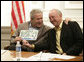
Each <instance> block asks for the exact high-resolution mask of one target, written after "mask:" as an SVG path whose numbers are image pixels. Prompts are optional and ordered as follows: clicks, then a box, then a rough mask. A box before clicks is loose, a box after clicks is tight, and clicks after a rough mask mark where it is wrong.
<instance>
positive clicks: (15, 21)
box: [12, 8, 18, 28]
mask: <svg viewBox="0 0 84 62" xmlns="http://www.w3.org/2000/svg"><path fill="white" fill-rule="evenodd" d="M12 18H13V20H14V21H13V22H14V25H15V28H17V27H18V24H17V20H16V17H15V13H14V9H13V8H12Z"/></svg>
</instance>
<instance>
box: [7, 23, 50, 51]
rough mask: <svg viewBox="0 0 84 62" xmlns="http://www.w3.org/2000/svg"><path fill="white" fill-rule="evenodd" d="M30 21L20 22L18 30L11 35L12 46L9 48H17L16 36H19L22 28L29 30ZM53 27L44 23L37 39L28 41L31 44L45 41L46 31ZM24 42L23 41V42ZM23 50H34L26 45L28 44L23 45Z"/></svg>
mask: <svg viewBox="0 0 84 62" xmlns="http://www.w3.org/2000/svg"><path fill="white" fill-rule="evenodd" d="M29 24H30V22H24V23H22V24H20V25H19V26H18V28H17V30H16V32H15V33H14V35H12V37H11V44H10V47H9V48H8V49H9V50H15V49H16V47H15V46H16V43H15V42H14V39H15V37H16V36H19V35H20V31H21V30H28V29H29V28H28V26H29ZM49 29H51V28H50V27H48V26H46V25H43V26H42V27H41V28H40V29H39V32H38V36H37V39H36V41H28V42H29V43H30V44H34V43H37V42H41V41H43V39H44V38H45V37H46V33H47V31H48V30H49ZM21 44H22V43H21ZM22 51H32V49H30V48H28V47H26V46H22Z"/></svg>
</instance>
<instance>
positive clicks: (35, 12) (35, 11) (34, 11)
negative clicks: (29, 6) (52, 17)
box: [30, 9, 43, 20]
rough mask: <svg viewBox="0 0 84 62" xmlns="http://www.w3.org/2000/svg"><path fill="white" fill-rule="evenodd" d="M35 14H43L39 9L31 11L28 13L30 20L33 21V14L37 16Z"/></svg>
mask: <svg viewBox="0 0 84 62" xmlns="http://www.w3.org/2000/svg"><path fill="white" fill-rule="evenodd" d="M37 13H41V14H43V12H42V11H41V10H40V9H33V10H32V11H31V12H30V18H31V19H32V20H33V19H34V16H35V14H37Z"/></svg>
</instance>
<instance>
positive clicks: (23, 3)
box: [22, 1, 25, 21]
mask: <svg viewBox="0 0 84 62" xmlns="http://www.w3.org/2000/svg"><path fill="white" fill-rule="evenodd" d="M22 8H23V13H24V21H25V9H24V1H22Z"/></svg>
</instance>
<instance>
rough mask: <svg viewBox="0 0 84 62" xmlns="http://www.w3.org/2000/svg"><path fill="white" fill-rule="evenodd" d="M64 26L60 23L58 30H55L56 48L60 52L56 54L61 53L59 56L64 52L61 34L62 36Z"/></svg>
mask: <svg viewBox="0 0 84 62" xmlns="http://www.w3.org/2000/svg"><path fill="white" fill-rule="evenodd" d="M62 24H63V21H62V22H61V23H60V25H59V27H58V28H56V27H55V30H56V45H57V46H56V47H57V49H58V50H56V52H57V53H59V54H62V53H63V50H62V48H61V46H60V34H61V28H62Z"/></svg>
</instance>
